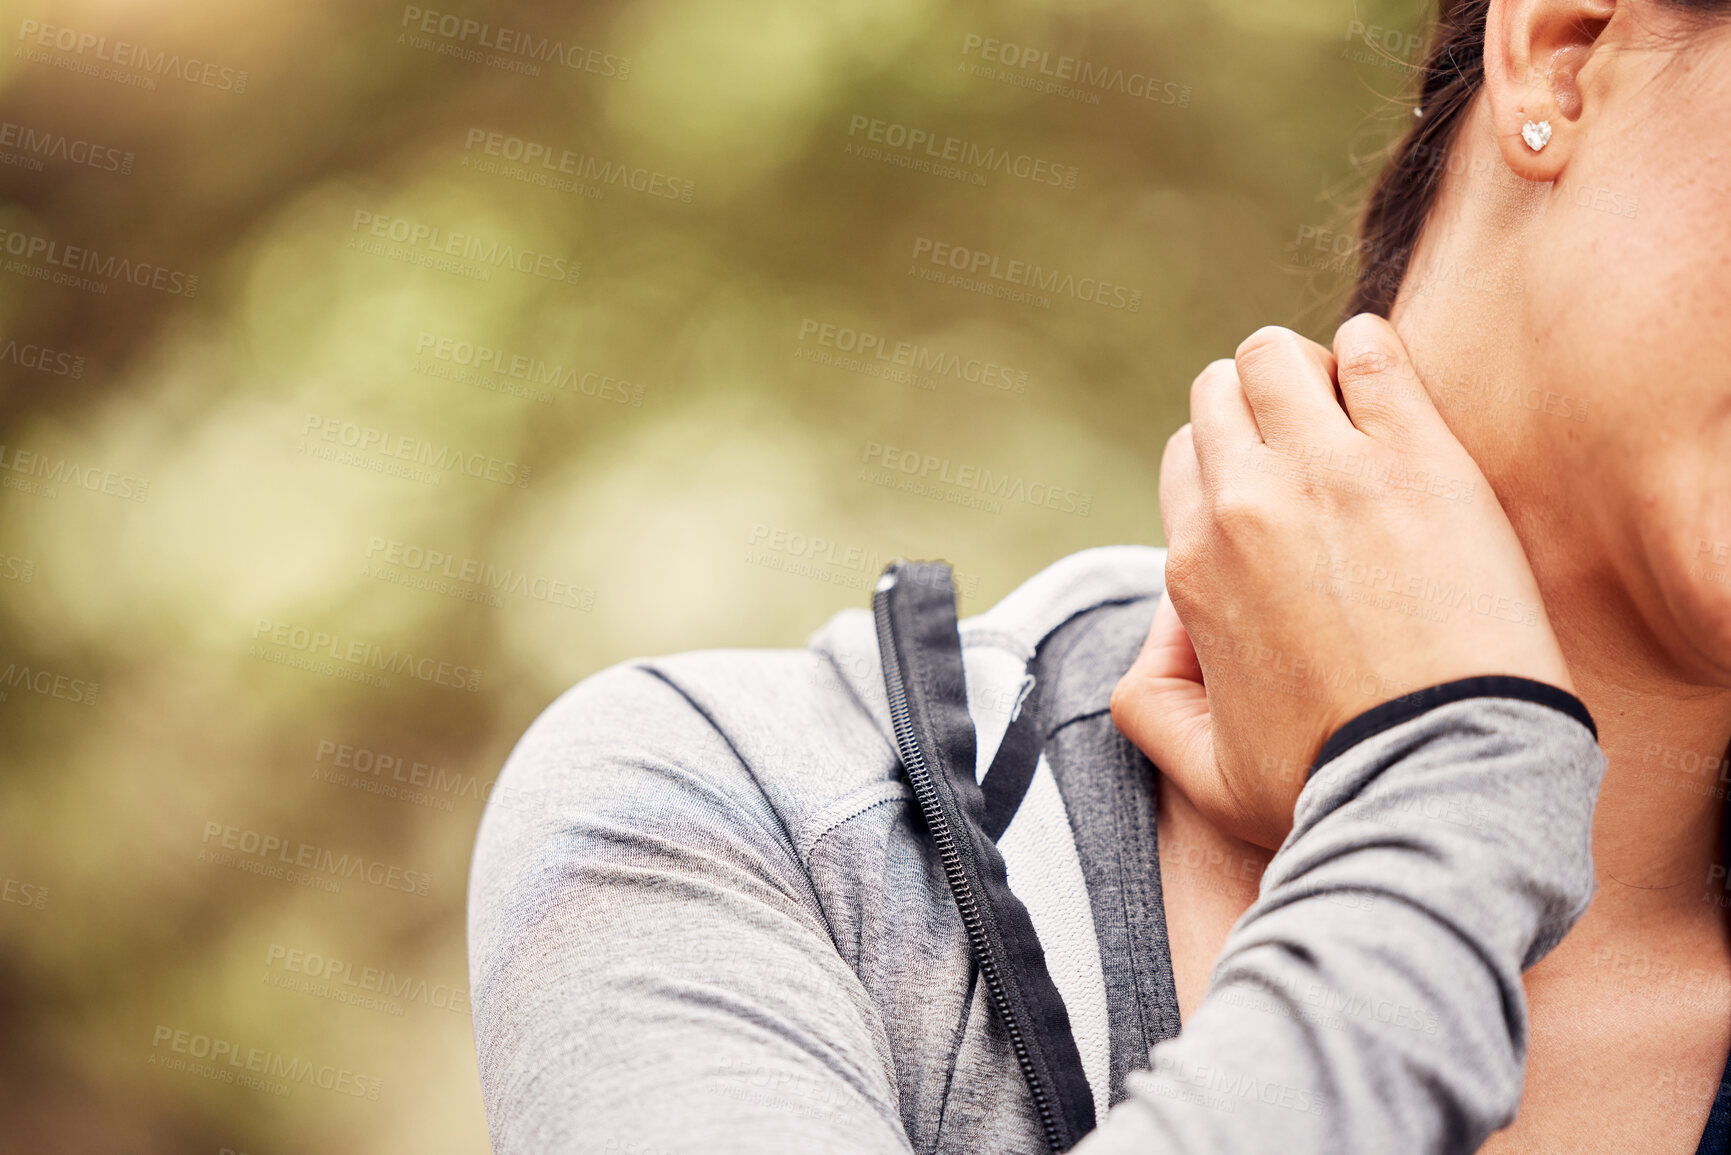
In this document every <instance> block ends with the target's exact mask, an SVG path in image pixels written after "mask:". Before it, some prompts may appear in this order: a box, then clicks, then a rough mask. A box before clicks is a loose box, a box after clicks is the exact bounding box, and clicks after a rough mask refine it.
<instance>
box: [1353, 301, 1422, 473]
mask: <svg viewBox="0 0 1731 1155" xmlns="http://www.w3.org/2000/svg"><path fill="white" fill-rule="evenodd" d="M1334 354H1335V358H1336V361H1337V363H1338V365H1339V370H1338V373H1339V380H1340V393H1341V397H1342V398H1343V399H1344V400H1345V402H1346V411H1347V414H1348V415H1349V416H1350V417H1351V418H1352V423H1353V425H1355V426H1357V427H1358V429H1359V431H1360V432H1362V433H1364V434H1366V435H1367V436H1370V437H1374V438H1376V439H1377V440H1379V441H1384V442H1388V441H1394V442H1396V443H1398V442H1399V441H1400V440H1402V439H1403V438H1407V437H1410V436H1412V435H1413V434H1414V433H1420V432H1430V431H1434V430H1435V429H1436V428H1437V427H1438V426H1441V425H1442V424H1443V420H1442V416H1441V415H1440V414H1439V413H1438V412H1437V411H1436V406H1435V405H1434V404H1432V402H1431V399H1430V394H1429V393H1428V392H1427V391H1426V390H1425V387H1424V383H1423V382H1422V381H1420V380H1419V376H1418V372H1417V370H1416V369H1414V367H1413V363H1412V358H1411V357H1409V356H1408V355H1407V351H1406V344H1405V343H1404V342H1403V341H1401V339H1400V337H1399V335H1397V334H1396V333H1395V331H1394V326H1393V325H1390V324H1389V323H1388V322H1387V321H1385V320H1383V319H1382V318H1381V317H1378V316H1376V315H1375V314H1374V313H1360V314H1359V315H1358V316H1356V317H1353V318H1351V319H1350V320H1348V321H1347V322H1346V323H1345V324H1343V325H1342V326H1341V327H1340V328H1339V329H1338V330H1337V331H1336V332H1335V334H1334Z"/></svg>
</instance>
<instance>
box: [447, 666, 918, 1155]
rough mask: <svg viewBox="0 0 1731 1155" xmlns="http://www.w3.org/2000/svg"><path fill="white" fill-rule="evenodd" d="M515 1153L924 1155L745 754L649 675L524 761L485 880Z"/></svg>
mask: <svg viewBox="0 0 1731 1155" xmlns="http://www.w3.org/2000/svg"><path fill="white" fill-rule="evenodd" d="M469 956H470V964H469V965H470V979H471V985H472V989H473V992H474V994H473V1003H474V1023H475V1041H476V1049H477V1054H478V1058H479V1062H480V1074H481V1086H482V1090H483V1093H484V1096H485V1099H486V1107H487V1122H488V1130H489V1132H490V1134H491V1137H492V1145H493V1150H494V1151H496V1152H498V1153H499V1155H531V1153H533V1155H544V1153H546V1152H554V1151H573V1152H586V1153H587V1152H598V1153H599V1152H609V1153H612V1152H617V1153H619V1155H668V1153H671V1152H687V1151H694V1150H702V1151H704V1152H705V1153H709V1152H719V1153H726V1152H741V1153H744V1152H752V1153H756V1152H777V1151H784V1152H789V1153H793V1152H808V1151H826V1152H841V1153H850V1152H860V1153H866V1152H869V1153H872V1155H891V1153H897V1152H906V1151H908V1145H907V1142H906V1140H905V1139H904V1138H903V1132H902V1126H901V1118H900V1115H899V1109H898V1096H897V1091H896V1086H895V1081H894V1078H893V1074H892V1072H891V1071H890V1070H889V1066H888V1062H887V1059H886V1057H885V1056H887V1054H888V1046H887V1044H886V1043H885V1042H884V1040H883V1028H882V1025H881V1024H880V1023H879V1021H878V1018H877V1014H876V1011H875V1010H874V1009H873V1007H872V1005H871V1001H870V999H869V998H868V997H867V995H866V992H865V991H864V989H863V988H862V987H861V986H860V983H859V980H858V978H857V977H856V976H855V975H854V973H853V972H852V971H851V970H850V969H849V968H848V966H847V964H846V963H845V962H844V961H843V960H842V958H841V957H840V956H839V954H838V953H837V951H836V947H835V944H834V943H833V942H832V941H831V939H830V935H829V932H828V930H827V929H826V926H825V923H824V921H823V919H822V917H821V914H820V912H819V909H818V906H817V900H816V897H815V896H814V895H813V894H812V892H811V887H810V882H809V878H808V877H807V875H806V873H805V871H804V870H803V868H802V867H801V865H800V863H799V861H798V858H797V856H796V855H795V853H794V850H793V848H792V846H790V845H789V844H788V842H787V838H786V835H785V832H784V831H783V830H782V826H781V823H780V821H779V819H778V818H777V817H776V815H775V813H774V812H773V811H772V809H771V808H770V806H769V805H768V803H767V802H766V801H765V800H764V798H763V796H762V793H761V792H760V791H757V790H755V789H754V788H753V785H752V782H751V779H750V776H749V774H748V773H747V772H746V769H745V767H743V766H742V765H741V763H740V761H739V759H738V757H737V756H736V755H735V753H734V752H733V750H732V748H731V747H730V746H729V745H728V744H727V742H726V741H725V740H724V739H723V737H722V736H721V735H720V734H719V733H717V732H716V730H715V729H714V727H712V726H711V725H710V724H709V722H708V721H707V719H705V718H704V716H703V715H702V714H701V713H700V712H699V711H698V710H696V709H695V708H694V707H693V706H692V705H691V703H690V702H688V701H687V700H686V699H685V698H684V697H683V696H682V695H681V694H680V693H678V692H677V691H676V690H674V689H673V688H672V687H671V686H669V685H668V684H667V683H666V682H664V681H662V680H661V679H660V678H658V677H656V676H655V675H654V674H652V673H650V672H648V671H645V670H643V669H640V668H633V667H629V666H627V667H618V668H615V669H613V670H610V671H607V672H605V673H602V674H598V675H596V676H595V677H593V678H590V679H588V680H587V681H585V682H584V683H582V684H581V685H579V686H578V687H576V688H575V689H573V690H571V691H570V692H569V693H567V694H566V695H565V696H564V697H563V698H561V699H560V700H559V701H558V702H557V703H556V704H555V705H554V706H552V707H550V708H549V709H548V711H547V712H546V714H544V715H543V716H542V717H541V718H540V719H539V720H537V722H536V723H535V725H534V726H532V727H531V728H530V730H529V732H528V733H527V734H526V735H525V736H524V738H523V740H522V742H521V743H519V745H518V747H517V749H516V750H515V751H514V752H513V753H512V755H511V758H510V760H509V762H508V763H507V765H506V768H505V770H504V772H503V773H502V774H501V776H500V779H499V784H498V786H497V787H496V788H495V790H494V793H493V796H492V798H491V799H490V801H489V804H488V808H487V813H486V816H485V818H484V819H483V822H482V826H481V832H480V836H479V840H478V842H477V845H476V850H475V859H474V864H473V867H472V869H471V876H470V892H469Z"/></svg>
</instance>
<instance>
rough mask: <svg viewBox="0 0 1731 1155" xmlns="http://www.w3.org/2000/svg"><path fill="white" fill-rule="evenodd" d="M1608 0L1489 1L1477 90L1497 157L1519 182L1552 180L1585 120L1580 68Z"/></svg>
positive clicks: (1611, 0) (1608, 9)
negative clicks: (1484, 105) (1481, 75)
mask: <svg viewBox="0 0 1731 1155" xmlns="http://www.w3.org/2000/svg"><path fill="white" fill-rule="evenodd" d="M1616 7H1617V5H1616V2H1615V0H1492V4H1491V8H1490V12H1489V13H1488V18H1487V20H1486V22H1485V59H1484V69H1485V72H1484V75H1485V81H1484V83H1485V93H1486V97H1487V99H1488V100H1489V102H1490V114H1491V119H1492V123H1493V124H1494V125H1495V126H1496V133H1497V138H1498V144H1499V146H1500V149H1501V151H1502V155H1503V161H1504V163H1506V164H1507V165H1508V166H1509V168H1510V169H1511V170H1512V171H1513V172H1514V173H1515V175H1517V176H1519V177H1521V178H1522V179H1524V180H1530V181H1535V182H1549V181H1554V180H1556V179H1557V177H1558V175H1559V174H1560V173H1561V172H1562V170H1563V167H1564V165H1566V164H1567V163H1568V159H1569V156H1570V154H1571V153H1572V152H1573V151H1574V148H1575V143H1576V141H1577V140H1578V139H1579V137H1580V134H1581V131H1582V129H1583V128H1584V126H1585V124H1586V119H1587V114H1588V112H1589V109H1588V108H1587V101H1586V98H1585V96H1584V95H1583V92H1582V88H1581V79H1580V77H1581V71H1582V69H1584V68H1585V67H1586V66H1587V65H1588V63H1589V62H1590V61H1591V59H1592V57H1593V50H1594V48H1595V47H1596V46H1597V45H1598V43H1599V38H1600V35H1601V34H1602V33H1603V32H1604V30H1605V28H1606V27H1607V26H1608V25H1609V24H1610V22H1611V20H1612V18H1613V16H1614V15H1615V13H1616Z"/></svg>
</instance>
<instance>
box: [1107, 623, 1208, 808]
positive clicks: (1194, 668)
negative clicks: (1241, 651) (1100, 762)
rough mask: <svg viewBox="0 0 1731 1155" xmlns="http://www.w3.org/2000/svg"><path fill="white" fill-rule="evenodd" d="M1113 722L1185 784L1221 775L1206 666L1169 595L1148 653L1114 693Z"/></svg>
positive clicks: (1146, 646) (1151, 631)
mask: <svg viewBox="0 0 1731 1155" xmlns="http://www.w3.org/2000/svg"><path fill="white" fill-rule="evenodd" d="M1112 721H1113V722H1114V724H1116V725H1117V727H1118V730H1119V732H1120V733H1122V734H1123V735H1124V736H1125V737H1126V738H1128V739H1130V741H1131V742H1133V743H1134V744H1135V745H1136V748H1137V749H1139V750H1141V751H1142V753H1144V754H1146V755H1147V756H1148V760H1149V761H1151V762H1153V763H1154V764H1155V765H1156V766H1158V767H1159V768H1160V770H1161V771H1162V772H1163V773H1165V774H1168V775H1170V776H1171V777H1172V778H1174V779H1175V780H1176V781H1177V782H1178V783H1179V784H1180V786H1186V785H1191V786H1198V787H1199V786H1200V785H1201V784H1204V783H1207V782H1209V781H1210V780H1211V779H1213V778H1216V777H1218V771H1217V770H1216V768H1215V765H1214V735H1213V727H1212V724H1211V722H1210V717H1209V712H1208V691H1207V690H1206V689H1205V688H1204V687H1203V685H1202V667H1201V666H1200V664H1198V662H1197V660H1196V648H1195V647H1194V646H1193V645H1191V643H1190V635H1189V634H1187V633H1185V632H1184V626H1183V624H1182V623H1181V622H1180V621H1179V620H1178V611H1177V610H1175V609H1173V608H1172V601H1171V599H1170V598H1167V597H1165V596H1164V595H1162V597H1161V598H1160V604H1159V605H1158V606H1157V607H1156V608H1155V610H1154V624H1153V625H1152V626H1151V627H1150V628H1149V630H1148V638H1147V640H1146V641H1145V642H1143V643H1142V652H1141V653H1140V654H1138V655H1137V657H1136V662H1135V664H1134V665H1132V666H1131V667H1130V670H1129V672H1128V673H1126V674H1125V675H1124V677H1123V679H1122V680H1120V681H1119V683H1118V685H1117V688H1115V689H1114V690H1113V691H1112Z"/></svg>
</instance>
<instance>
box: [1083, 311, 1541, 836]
mask: <svg viewBox="0 0 1731 1155" xmlns="http://www.w3.org/2000/svg"><path fill="white" fill-rule="evenodd" d="M1337 382H1338V393H1337V391H1336V384H1337ZM1343 404H1344V406H1345V409H1344V411H1343V410H1342V405H1343ZM1190 418H1191V423H1190V424H1189V425H1186V426H1184V427H1183V428H1182V429H1180V430H1179V431H1178V432H1177V433H1175V434H1173V436H1172V438H1171V440H1170V441H1168V442H1167V443H1166V453H1165V457H1164V458H1163V460H1162V461H1161V464H1160V513H1161V517H1162V519H1163V521H1164V522H1165V526H1166V540H1167V547H1168V553H1167V557H1166V591H1167V596H1166V597H1164V598H1162V599H1161V602H1160V605H1159V608H1158V609H1157V610H1156V612H1155V615H1154V626H1153V629H1152V630H1151V631H1150V632H1149V635H1148V640H1147V643H1146V644H1145V645H1144V646H1143V648H1142V653H1141V655H1140V656H1139V657H1138V658H1137V659H1136V663H1135V665H1134V666H1132V667H1131V669H1130V671H1129V673H1127V674H1125V675H1124V678H1123V680H1122V681H1121V682H1119V684H1118V687H1117V689H1116V690H1115V691H1114V692H1113V695H1112V717H1113V719H1114V721H1115V722H1116V723H1117V725H1118V728H1119V729H1120V730H1121V731H1122V732H1123V733H1124V734H1125V735H1126V736H1127V737H1128V738H1130V740H1131V741H1133V742H1135V743H1136V745H1137V746H1138V747H1140V748H1141V750H1142V751H1143V752H1144V753H1145V754H1147V755H1148V757H1149V758H1150V759H1152V760H1153V762H1154V763H1155V764H1156V765H1157V766H1159V767H1160V769H1161V771H1162V772H1163V773H1164V774H1165V775H1166V776H1167V777H1168V778H1169V779H1170V780H1171V781H1172V782H1173V783H1174V784H1175V785H1176V786H1178V788H1179V789H1181V790H1183V792H1184V793H1185V794H1186V795H1187V796H1188V797H1189V798H1190V799H1191V801H1192V802H1194V803H1195V804H1196V806H1197V807H1198V808H1199V809H1200V810H1202V811H1203V813H1204V814H1205V815H1207V816H1208V817H1209V818H1210V819H1211V820H1212V821H1214V823H1215V824H1216V825H1217V826H1219V827H1220V828H1221V829H1222V830H1224V831H1226V832H1227V833H1230V834H1233V835H1236V836H1237V837H1240V838H1244V839H1246V840H1248V841H1251V842H1253V843H1256V844H1258V845H1261V846H1266V847H1275V846H1278V845H1279V844H1280V843H1281V841H1282V840H1283V839H1284V838H1285V836H1286V832H1287V831H1288V830H1289V829H1291V826H1292V810H1293V805H1294V803H1295V802H1296V800H1297V798H1298V794H1299V791H1300V790H1301V789H1302V788H1303V786H1304V782H1305V779H1306V777H1307V775H1308V772H1309V769H1310V764H1311V761H1312V759H1314V758H1315V757H1316V754H1317V752H1318V751H1319V750H1320V748H1321V746H1322V744H1323V742H1325V741H1326V740H1327V739H1328V737H1329V735H1330V734H1332V733H1334V731H1335V730H1337V729H1338V728H1339V727H1340V726H1341V725H1343V724H1344V723H1345V722H1347V721H1349V720H1350V719H1352V718H1353V717H1355V716H1357V715H1358V714H1361V713H1363V712H1364V711H1365V710H1368V709H1369V708H1371V707H1372V706H1375V705H1377V704H1379V703H1381V702H1386V701H1388V700H1390V699H1393V698H1398V697H1401V696H1402V695H1404V694H1408V693H1411V692H1413V691H1416V690H1420V689H1423V688H1425V687H1427V686H1434V685H1437V684H1439V683H1442V682H1448V681H1453V680H1454V679H1457V678H1464V677H1470V676H1472V675H1475V674H1509V675H1515V676H1519V677H1526V678H1532V679H1534V680H1536V681H1541V682H1548V683H1550V684H1552V685H1554V686H1558V687H1561V688H1562V689H1565V690H1571V691H1572V690H1573V686H1572V684H1571V682H1570V680H1569V671H1568V668H1567V667H1566V666H1565V665H1564V663H1563V656H1562V652H1561V651H1560V649H1559V648H1558V646H1557V640H1556V637H1555V635H1554V634H1553V633H1552V632H1551V626H1550V622H1549V621H1548V619H1547V618H1546V616H1545V610H1544V606H1543V605H1542V604H1541V603H1540V601H1539V591H1538V586H1537V584H1536V583H1535V581H1534V579H1533V575H1532V570H1531V568H1530V567H1529V566H1528V564H1527V558H1526V554H1525V553H1524V552H1523V551H1522V549H1521V545H1520V542H1519V541H1518V540H1517V539H1516V537H1515V534H1514V530H1513V529H1512V527H1511V526H1510V525H1509V521H1508V518H1507V517H1506V516H1505V515H1504V513H1503V510H1502V506H1501V505H1499V504H1498V503H1497V499H1496V495H1495V494H1493V493H1492V492H1491V490H1490V487H1489V486H1488V485H1487V484H1486V483H1485V479H1484V476H1483V475H1482V474H1481V473H1480V472H1479V469H1478V466H1477V465H1476V464H1474V462H1473V460H1472V458H1471V457H1469V456H1468V455H1467V452H1466V450H1465V449H1464V448H1462V447H1461V444H1460V443H1459V442H1458V441H1456V440H1455V438H1454V435H1453V434H1452V433H1450V432H1449V429H1448V427H1447V426H1446V425H1445V424H1444V423H1443V420H1442V418H1441V416H1440V415H1438V413H1437V411H1436V409H1435V408H1434V407H1433V406H1432V404H1431V401H1430V397H1429V395H1428V394H1427V393H1426V392H1425V389H1424V386H1423V384H1422V383H1421V382H1420V381H1419V379H1418V376H1417V374H1416V373H1415V372H1414V371H1413V368H1412V363H1411V361H1410V360H1409V359H1408V357H1407V354H1406V348H1405V346H1404V345H1402V343H1401V341H1400V338H1399V337H1397V336H1396V335H1395V332H1394V329H1393V328H1392V327H1391V326H1390V325H1389V324H1388V323H1387V322H1386V321H1384V320H1382V319H1381V318H1379V317H1374V316H1370V315H1368V314H1366V315H1361V316H1358V317H1354V318H1352V319H1351V320H1350V321H1348V322H1347V323H1346V324H1344V325H1342V326H1341V327H1340V330H1339V332H1337V333H1336V334H1335V338H1334V352H1333V354H1332V355H1331V354H1330V353H1329V351H1328V350H1326V349H1324V348H1322V347H1321V346H1320V345H1317V344H1315V343H1314V342H1311V341H1307V340H1305V339H1304V338H1302V337H1299V336H1298V335H1297V334H1295V333H1292V332H1290V331H1288V330H1285V329H1278V328H1267V329H1262V330H1259V331H1258V332H1256V333H1254V334H1252V335H1251V336H1250V337H1249V339H1247V340H1246V341H1245V342H1244V344H1242V345H1240V346H1239V347H1238V352H1237V355H1236V357H1235V359H1234V360H1232V361H1224V360H1223V361H1216V362H1214V363H1213V364H1211V365H1209V366H1208V367H1207V368H1206V369H1204V370H1203V371H1202V375H1201V376H1199V377H1197V378H1196V381H1195V383H1194V384H1193V385H1192V386H1191V387H1190Z"/></svg>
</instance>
